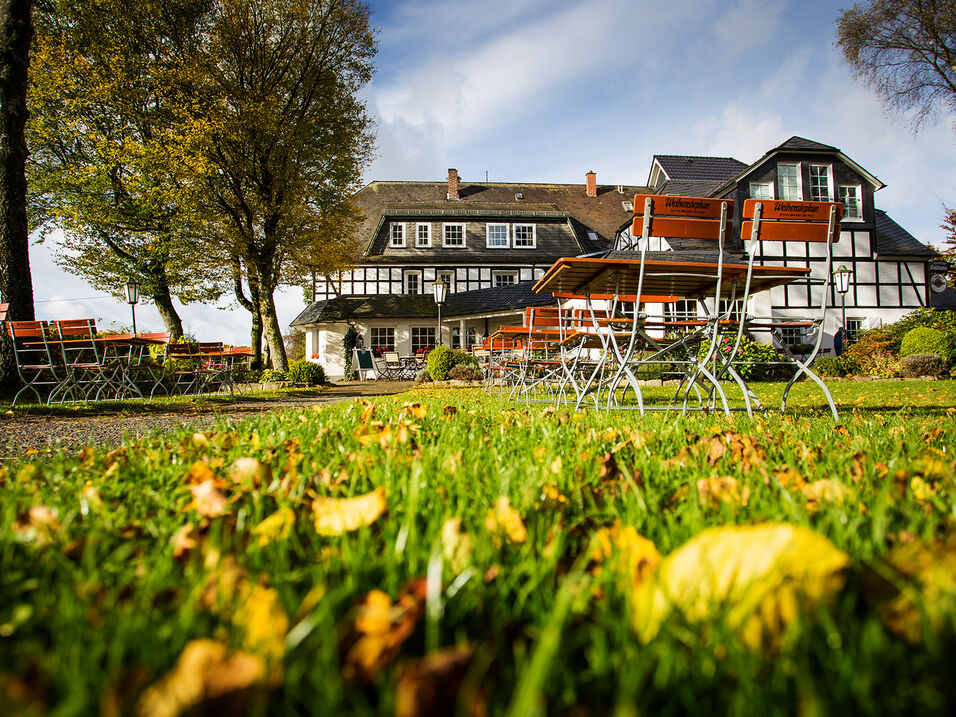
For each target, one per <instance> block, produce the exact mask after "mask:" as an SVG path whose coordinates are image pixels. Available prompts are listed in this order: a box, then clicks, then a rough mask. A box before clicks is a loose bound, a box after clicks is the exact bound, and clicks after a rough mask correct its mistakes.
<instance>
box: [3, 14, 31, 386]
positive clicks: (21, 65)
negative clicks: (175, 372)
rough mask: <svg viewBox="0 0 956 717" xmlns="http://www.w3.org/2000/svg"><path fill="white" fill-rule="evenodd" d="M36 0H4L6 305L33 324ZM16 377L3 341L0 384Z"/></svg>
mask: <svg viewBox="0 0 956 717" xmlns="http://www.w3.org/2000/svg"><path fill="white" fill-rule="evenodd" d="M31 6H32V2H31V0H0V294H2V297H0V301H4V302H7V303H9V304H10V308H9V309H8V313H7V318H8V319H11V320H13V321H30V320H32V319H33V318H34V313H33V281H32V279H31V277H30V249H29V247H30V242H29V240H30V235H29V234H30V233H29V229H28V224H27V200H26V197H27V180H26V171H25V165H26V159H27V144H26V139H25V137H24V134H23V130H24V126H25V125H26V121H27V73H28V70H29V66H30V42H31V40H32V38H33V23H32V21H31V9H32V8H31ZM15 376H16V370H15V367H14V364H13V355H12V347H11V345H10V342H9V341H7V340H6V336H4V339H3V341H2V342H0V386H3V387H8V386H9V384H10V383H12V382H13V379H14V377H15Z"/></svg>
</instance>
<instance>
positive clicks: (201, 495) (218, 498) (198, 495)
mask: <svg viewBox="0 0 956 717" xmlns="http://www.w3.org/2000/svg"><path fill="white" fill-rule="evenodd" d="M189 492H190V493H192V494H193V502H192V505H191V506H190V507H192V508H194V509H195V510H196V512H197V513H199V515H201V516H203V517H204V518H217V517H219V516H220V515H222V514H223V513H225V512H226V507H227V506H228V505H229V501H228V500H227V499H226V496H224V495H223V494H222V493H221V492H220V491H219V489H218V488H216V483H215V481H213V480H206V481H203V482H202V483H200V484H199V485H191V486H189Z"/></svg>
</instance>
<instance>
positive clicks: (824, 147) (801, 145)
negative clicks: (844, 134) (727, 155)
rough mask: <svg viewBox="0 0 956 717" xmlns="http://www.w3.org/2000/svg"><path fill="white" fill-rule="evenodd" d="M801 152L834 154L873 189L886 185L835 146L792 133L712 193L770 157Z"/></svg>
mask: <svg viewBox="0 0 956 717" xmlns="http://www.w3.org/2000/svg"><path fill="white" fill-rule="evenodd" d="M797 152H799V153H801V154H820V155H834V156H835V157H836V158H837V159H839V160H840V161H842V162H843V163H844V164H846V165H847V166H848V167H850V168H852V169H853V170H854V171H856V172H857V173H858V174H859V175H860V176H862V177H863V178H864V179H866V181H868V182H869V183H870V184H871V185H872V186H873V191H877V190H879V189H882V188H883V187H885V186H886V185H885V184H884V183H883V182H881V181H880V180H879V179H878V178H877V176H876V175H875V174H871V173H870V172H868V171H867V170H866V169H864V168H863V167H861V166H860V165H859V164H857V163H856V162H854V161H853V160H852V159H850V158H849V157H847V156H846V155H845V154H843V152H842V151H841V150H840V149H839V148H837V147H831V146H830V145H828V144H821V143H820V142H814V141H813V140H812V139H807V138H806V137H798V136H796V135H794V136H793V137H791V138H790V139H788V140H787V141H786V142H783V143H782V144H779V145H777V146H776V147H774V148H773V149H771V150H770V151H769V152H767V153H766V154H765V155H764V156H763V157H761V158H760V159H758V160H757V161H756V162H754V163H753V164H751V165H750V166H748V167H746V168H744V169H743V170H741V171H740V172H738V173H737V174H735V175H734V176H733V177H729V178H728V179H727V180H726V181H724V182H722V183H721V184H720V186H718V187H717V188H716V189H715V190H714V194H715V195H716V194H719V193H720V192H722V191H723V190H724V189H726V188H728V187H729V186H730V185H732V184H735V183H736V182H738V181H740V179H742V178H743V177H745V176H746V175H748V174H750V172H751V171H753V170H754V169H756V168H757V167H759V166H760V165H761V164H763V163H764V162H766V161H768V160H769V159H770V158H771V157H773V156H774V155H777V154H781V153H797Z"/></svg>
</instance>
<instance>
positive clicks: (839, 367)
mask: <svg viewBox="0 0 956 717" xmlns="http://www.w3.org/2000/svg"><path fill="white" fill-rule="evenodd" d="M813 370H814V371H815V372H816V373H817V374H819V375H820V376H846V373H844V370H843V362H842V361H841V360H840V359H838V358H837V357H836V356H819V357H817V358H816V359H814V360H813Z"/></svg>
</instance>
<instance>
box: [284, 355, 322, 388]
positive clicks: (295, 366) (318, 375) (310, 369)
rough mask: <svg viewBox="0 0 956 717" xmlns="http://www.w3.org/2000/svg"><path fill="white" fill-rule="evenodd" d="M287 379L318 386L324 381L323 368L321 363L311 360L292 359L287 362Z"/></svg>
mask: <svg viewBox="0 0 956 717" xmlns="http://www.w3.org/2000/svg"><path fill="white" fill-rule="evenodd" d="M289 380H291V381H295V382H296V383H304V384H306V385H307V386H318V385H319V384H322V383H325V369H323V368H322V365H321V364H317V363H313V362H312V361H305V360H302V361H293V362H292V363H291V364H289Z"/></svg>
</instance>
